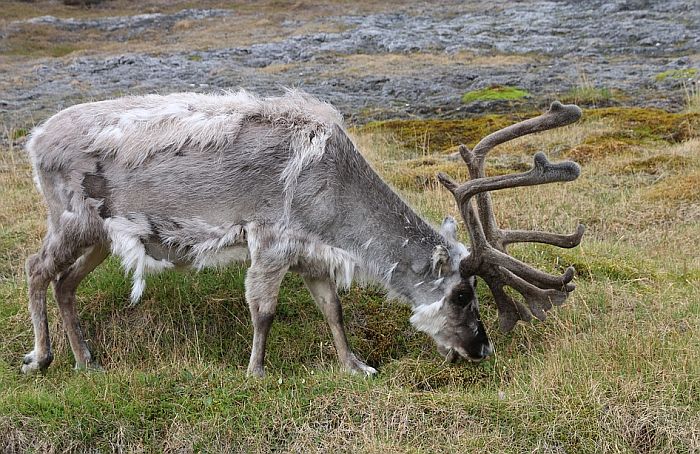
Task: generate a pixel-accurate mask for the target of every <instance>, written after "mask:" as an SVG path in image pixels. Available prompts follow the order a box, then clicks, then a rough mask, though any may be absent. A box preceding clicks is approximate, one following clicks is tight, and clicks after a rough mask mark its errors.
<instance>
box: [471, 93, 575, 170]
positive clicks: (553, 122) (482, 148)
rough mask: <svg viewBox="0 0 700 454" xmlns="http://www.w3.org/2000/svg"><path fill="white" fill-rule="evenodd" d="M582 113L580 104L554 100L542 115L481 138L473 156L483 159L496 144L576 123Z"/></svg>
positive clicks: (473, 151) (479, 159) (478, 159)
mask: <svg viewBox="0 0 700 454" xmlns="http://www.w3.org/2000/svg"><path fill="white" fill-rule="evenodd" d="M581 115H582V111H581V109H580V108H579V107H578V106H576V105H573V104H568V105H563V104H562V103H560V102H559V101H554V102H553V103H552V104H551V105H550V106H549V110H548V111H547V112H545V113H543V114H542V115H540V116H537V117H535V118H530V119H528V120H525V121H521V122H520V123H516V124H514V125H511V126H508V127H506V128H503V129H501V130H499V131H496V132H493V133H491V134H489V135H488V136H486V137H484V138H483V139H481V141H480V142H479V143H478V144H476V146H475V147H474V150H472V154H473V157H474V158H475V159H476V160H477V161H483V160H484V158H485V156H486V154H487V153H488V152H489V151H490V150H491V149H492V148H493V147H495V146H496V145H500V144H502V143H504V142H508V141H509V140H513V139H516V138H518V137H522V136H525V135H528V134H533V133H536V132H542V131H546V130H548V129H554V128H559V127H562V126H566V125H569V124H571V123H575V122H576V121H578V120H579V119H580V118H581ZM467 164H469V163H467ZM482 170H483V168H482ZM472 178H473V177H472Z"/></svg>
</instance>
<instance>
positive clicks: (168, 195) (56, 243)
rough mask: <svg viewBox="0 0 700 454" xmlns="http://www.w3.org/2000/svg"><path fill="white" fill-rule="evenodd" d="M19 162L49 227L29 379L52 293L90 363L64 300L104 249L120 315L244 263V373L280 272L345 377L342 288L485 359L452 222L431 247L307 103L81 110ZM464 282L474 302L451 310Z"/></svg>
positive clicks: (34, 273) (270, 313) (214, 102)
mask: <svg viewBox="0 0 700 454" xmlns="http://www.w3.org/2000/svg"><path fill="white" fill-rule="evenodd" d="M27 148H28V151H29V154H30V157H31V159H32V164H33V167H34V172H35V180H36V183H37V187H38V188H39V189H40V191H41V192H42V193H43V195H44V197H45V199H46V202H47V205H48V212H49V215H48V232H47V235H46V238H45V240H44V244H43V246H42V248H41V250H40V251H39V252H38V253H37V254H35V255H33V256H31V257H30V258H29V259H28V261H27V273H28V280H29V298H30V311H31V314H32V321H33V324H34V332H35V347H34V350H33V351H32V352H31V353H29V354H28V355H27V356H26V358H25V364H24V366H23V370H24V371H25V372H29V371H32V370H35V369H43V368H45V367H47V366H48V365H49V363H50V362H51V347H50V343H49V337H48V333H47V330H48V328H47V323H46V287H47V286H48V284H49V282H51V281H55V282H56V286H57V288H58V290H57V292H56V296H57V300H58V304H59V306H60V307H61V315H62V318H63V320H64V327H65V329H66V331H67V332H68V335H69V339H70V340H71V347H72V349H73V352H74V355H75V359H76V365H77V367H87V366H91V365H93V359H92V358H91V356H90V353H89V350H88V348H87V345H86V343H85V340H84V339H83V336H82V334H81V332H80V326H79V323H78V318H77V315H76V311H75V306H74V300H75V297H74V296H75V288H76V287H77V285H78V283H79V282H80V280H81V279H82V278H84V277H85V276H86V275H87V274H88V273H89V272H90V271H92V270H93V269H94V268H95V267H96V266H97V265H98V264H99V263H100V262H101V261H102V260H104V258H105V257H106V256H107V255H108V251H111V252H112V253H113V254H116V255H117V256H119V257H120V258H121V259H122V262H123V264H124V266H125V268H126V269H128V270H131V271H132V274H133V279H134V286H133V291H132V299H131V304H136V303H137V302H138V299H139V298H140V296H141V294H142V292H143V290H144V286H145V280H144V276H145V274H146V273H148V272H157V271H161V270H163V269H168V268H172V267H174V266H176V265H185V264H189V265H193V266H195V267H197V268H201V267H204V266H212V265H216V266H218V265H225V264H227V263H230V262H241V261H247V262H249V263H250V268H249V270H248V272H247V276H246V282H245V284H246V298H247V301H248V304H249V306H250V311H251V316H252V320H253V327H254V339H253V348H252V352H251V359H250V363H249V366H248V373H249V374H252V375H262V374H263V364H264V352H265V342H266V338H267V334H268V332H269V330H270V327H271V324H272V320H273V317H274V313H275V307H276V304H277V293H278V290H279V285H280V283H281V281H282V278H283V276H284V275H285V273H286V272H287V271H290V270H291V271H294V272H297V273H299V274H301V275H302V276H303V278H304V281H305V283H306V285H307V287H308V288H309V290H310V292H311V294H312V296H313V297H314V300H315V301H316V303H317V304H318V306H319V308H320V310H321V311H322V313H323V314H324V316H325V318H326V320H327V321H328V323H329V325H330V327H331V332H332V334H333V338H334V342H335V345H336V348H337V350H338V354H339V359H340V361H341V365H342V366H343V367H344V368H345V369H347V370H348V371H351V372H357V373H364V374H373V373H375V372H376V371H375V370H374V369H373V368H371V367H369V366H367V365H366V364H364V363H362V362H361V361H360V360H358V359H357V357H356V356H355V355H354V354H353V353H352V352H351V351H350V349H349V347H348V345H347V341H346V338H345V332H344V329H343V324H342V311H341V309H340V303H339V299H338V296H337V293H336V289H337V288H338V287H341V288H342V287H347V286H349V285H350V283H351V282H352V280H353V279H358V280H359V281H360V282H370V281H374V282H378V283H380V284H381V285H383V286H384V287H385V288H386V289H387V290H388V291H389V292H390V293H391V294H392V295H395V296H398V297H400V298H402V299H404V300H406V301H408V302H409V303H410V304H411V305H412V306H413V308H414V315H413V317H412V318H411V321H412V322H413V323H414V325H415V326H416V327H418V328H419V329H422V330H424V331H426V332H428V333H429V334H430V335H431V336H432V337H433V338H434V339H435V340H436V342H438V344H439V346H440V347H441V349H442V350H443V351H452V352H457V353H459V354H460V355H461V356H464V357H467V358H470V359H477V360H478V359H483V358H484V357H486V356H488V355H489V354H490V353H491V345H490V342H489V341H488V338H487V337H486V335H485V333H484V331H483V326H482V325H481V323H480V322H479V320H478V318H479V317H478V308H477V304H476V297H475V293H474V292H473V286H474V283H473V280H470V281H465V280H462V279H461V278H460V276H459V272H458V266H459V262H460V260H461V259H462V258H464V257H465V256H466V255H468V251H467V249H466V248H465V247H464V245H462V244H459V243H458V242H457V241H456V239H455V234H454V233H455V232H454V230H455V229H454V227H455V225H454V221H453V220H447V221H446V222H445V225H444V230H443V232H442V233H440V232H438V231H436V230H435V229H434V228H432V227H431V226H430V225H428V224H427V223H426V222H425V221H424V220H423V219H421V217H420V216H418V215H417V214H416V213H415V212H414V211H412V210H411V209H410V208H409V207H408V206H407V205H406V204H405V203H404V202H403V200H401V198H400V197H399V196H397V195H396V194H395V193H394V192H393V191H392V190H391V189H390V188H389V187H388V186H387V185H386V184H385V183H384V182H383V181H382V180H381V178H380V177H379V176H378V175H377V174H376V173H375V172H374V171H373V170H372V169H371V167H370V166H369V165H368V164H367V162H366V161H365V160H364V159H363V158H362V156H361V155H360V153H359V152H358V151H357V149H356V148H355V146H354V145H353V143H352V142H351V141H350V139H349V138H348V136H347V134H346V133H345V131H344V130H343V128H342V124H341V120H340V115H338V113H337V112H336V111H335V110H334V109H333V108H332V107H331V106H329V105H327V104H324V103H322V102H320V101H318V100H316V99H314V98H311V97H310V96H308V95H306V94H303V93H299V92H289V93H287V94H286V95H285V96H282V97H277V98H258V97H255V96H253V95H250V94H248V93H245V92H239V93H235V94H228V95H223V96H207V95H198V94H191V93H184V94H177V95H169V96H153V95H151V96H147V97H136V98H133V97H132V98H122V99H117V100H112V101H104V102H99V103H89V104H83V105H79V106H74V107H72V108H69V109H66V110H64V111H62V112H60V113H58V114H57V115H55V116H54V117H52V118H51V119H49V120H48V121H47V122H46V123H45V124H44V125H42V126H40V127H38V128H37V129H36V130H35V131H34V132H33V133H32V137H31V139H30V140H29V142H28V146H27ZM465 282H467V284H465ZM460 283H461V285H462V286H464V285H467V286H468V287H469V288H470V289H471V290H470V291H469V292H461V293H460V294H459V295H460V296H459V297H458V296H455V295H456V293H455V291H454V289H455V288H456V287H457V286H458V284H460ZM460 288H461V287H460ZM467 294H468V295H469V296H468V298H467V297H465V296H464V295H467ZM451 295H452V296H451ZM467 307H468V308H469V309H468V310H467V309H464V310H462V308H467ZM427 308H429V310H428V309H427ZM475 343H476V344H478V345H476V346H474V345H473V344H475ZM473 352H476V353H473Z"/></svg>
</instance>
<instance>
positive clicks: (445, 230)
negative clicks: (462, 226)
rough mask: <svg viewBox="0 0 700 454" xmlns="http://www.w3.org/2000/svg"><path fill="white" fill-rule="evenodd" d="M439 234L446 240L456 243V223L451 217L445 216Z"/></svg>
mask: <svg viewBox="0 0 700 454" xmlns="http://www.w3.org/2000/svg"><path fill="white" fill-rule="evenodd" d="M440 234H442V236H443V237H445V238H447V239H448V240H452V241H457V221H455V218H453V217H452V216H446V217H445V219H444V220H443V221H442V225H441V226H440Z"/></svg>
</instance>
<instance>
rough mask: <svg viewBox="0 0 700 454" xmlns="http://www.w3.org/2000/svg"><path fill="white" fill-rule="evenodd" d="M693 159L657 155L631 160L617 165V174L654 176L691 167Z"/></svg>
mask: <svg viewBox="0 0 700 454" xmlns="http://www.w3.org/2000/svg"><path fill="white" fill-rule="evenodd" d="M693 162H694V160H693V159H691V158H688V157H686V156H679V155H667V154H659V155H655V156H651V157H648V158H644V159H633V160H631V161H628V162H624V163H621V164H619V165H617V166H616V167H615V169H614V171H615V173H618V174H631V173H648V174H650V175H656V174H658V173H661V172H663V171H668V170H680V169H683V168H685V167H688V166H690V165H692V164H693Z"/></svg>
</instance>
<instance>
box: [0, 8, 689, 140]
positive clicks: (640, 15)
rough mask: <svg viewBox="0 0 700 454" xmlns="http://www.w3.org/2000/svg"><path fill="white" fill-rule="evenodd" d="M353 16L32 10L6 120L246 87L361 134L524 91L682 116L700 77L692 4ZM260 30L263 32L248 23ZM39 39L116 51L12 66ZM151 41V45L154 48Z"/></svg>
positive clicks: (8, 93) (7, 68) (457, 113)
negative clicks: (576, 94) (38, 33)
mask: <svg viewBox="0 0 700 454" xmlns="http://www.w3.org/2000/svg"><path fill="white" fill-rule="evenodd" d="M345 9H348V8H346V7H343V6H342V5H338V6H337V7H334V8H331V9H330V10H328V9H327V10H324V13H323V14H306V13H307V12H298V11H295V10H294V9H290V11H289V14H285V12H284V11H281V12H280V13H279V14H280V16H277V17H281V18H280V19H279V20H275V21H265V20H264V19H265V17H264V16H265V12H264V11H261V12H256V11H255V10H251V9H248V10H245V11H238V10H237V9H236V8H232V9H183V10H181V11H177V12H173V13H151V14H140V15H126V16H108V17H87V18H82V19H81V18H58V17H54V16H46V15H43V16H42V15H40V14H39V13H40V11H37V16H36V17H33V18H23V19H19V20H12V21H4V23H2V26H3V28H2V31H0V38H1V40H0V119H2V120H4V122H5V123H6V124H8V123H9V124H11V125H12V124H13V125H18V126H23V125H25V124H26V123H27V122H32V121H33V122H35V121H39V120H41V119H43V118H44V117H46V116H47V115H48V114H50V113H51V112H53V111H56V110H58V109H60V108H62V107H66V106H68V105H71V104H73V103H76V102H79V101H83V100H89V99H102V98H105V97H110V96H115V95H120V94H127V93H128V94H131V93H145V92H160V93H166V92H171V91H182V90H197V91H217V90H221V89H235V88H238V87H244V88H247V89H251V90H254V91H257V92H261V93H278V92H280V91H281V90H282V89H283V87H300V88H303V89H304V90H307V91H309V92H311V93H314V94H316V95H317V96H319V97H321V98H323V99H325V100H328V101H330V102H332V103H334V104H335V105H337V106H338V107H339V108H340V109H341V110H342V111H343V112H344V113H345V114H346V115H347V116H349V117H351V118H352V119H353V120H354V121H358V122H363V121H367V120H371V119H381V118H409V117H436V116H437V117H464V116H469V115H470V114H475V113H481V112H484V111H489V112H490V111H504V110H508V109H512V108H513V102H512V101H505V102H504V101H476V102H471V103H463V102H462V101H461V96H462V94H463V93H465V92H468V91H470V90H475V89H480V88H485V87H490V86H494V85H504V86H514V87H519V88H522V89H525V90H527V92H529V95H528V97H526V98H525V99H524V100H522V101H518V104H521V105H520V107H528V106H530V105H531V107H540V106H541V105H542V104H544V103H546V102H548V101H549V100H551V99H553V98H555V97H559V96H561V95H565V94H566V93H570V92H571V90H575V89H576V88H577V87H578V88H581V87H583V88H587V89H592V90H605V93H606V96H604V97H602V98H599V99H596V100H594V102H597V103H598V104H603V105H611V104H612V105H615V104H622V105H642V106H657V107H662V108H665V109H667V110H671V111H676V110H679V109H681V108H682V106H683V94H684V91H683V84H684V83H686V84H687V83H688V82H689V81H688V80H686V79H692V78H693V77H696V75H697V68H698V67H700V53H699V49H700V13H699V11H700V9H699V8H697V5H696V4H695V2H694V1H692V0H677V1H666V2H655V1H641V0H640V1H633V0H615V1H605V2H603V1H587V2H579V1H531V0H528V1H522V2H517V3H516V2H504V1H500V2H477V1H468V2H461V1H460V2H444V3H443V4H442V5H441V7H440V8H436V7H435V6H433V5H432V4H428V3H417V4H413V5H408V6H407V5H403V6H399V7H394V6H390V5H387V6H385V7H384V8H375V10H374V11H372V12H369V13H367V14H356V12H355V11H347V12H348V14H346V11H345ZM325 11H328V12H329V11H334V12H335V14H326V13H325ZM256 15H257V16H256ZM251 18H253V19H255V18H257V20H258V22H252V23H253V24H257V27H259V28H255V27H252V28H251V27H250V26H249V24H251ZM183 24H185V25H186V27H185V26H183ZM309 24H311V26H309ZM240 27H246V28H247V30H246V39H241V40H240V41H239V42H240V43H241V44H240V45H236V43H237V42H236V40H235V39H233V40H232V39H230V38H229V39H226V36H227V34H228V33H231V34H232V36H234V38H235V36H236V34H237V33H241V30H240ZM185 28H186V29H188V30H192V29H195V30H198V31H199V33H200V36H202V35H203V34H206V33H207V30H211V34H210V35H209V38H210V41H209V42H208V43H207V45H206V46H191V45H190V44H189V43H188V42H187V40H186V36H187V35H183V34H182V33H181V31H182V29H185ZM35 30H42V31H43V30H51V31H52V32H53V33H54V34H55V36H61V33H66V34H69V35H70V36H73V37H74V38H73V39H79V38H75V37H76V36H77V37H80V36H81V35H82V36H90V37H91V38H90V39H92V37H97V38H96V39H97V41H96V42H98V43H102V44H104V43H106V42H110V43H112V46H111V47H109V48H105V47H104V46H102V47H100V46H99V45H96V46H95V48H92V46H91V45H90V43H89V42H88V43H81V45H76V49H77V50H76V51H74V52H68V53H67V54H66V55H64V56H61V57H58V58H51V57H43V56H35V55H31V53H30V54H29V55H17V52H14V53H13V48H12V43H13V37H14V38H17V37H21V35H22V33H25V34H26V33H31V32H32V31H35ZM222 30H223V31H222ZM257 30H261V32H260V33H257ZM306 30H310V31H308V32H305V31H306ZM318 30H324V31H318ZM222 33H223V34H222ZM149 40H153V42H154V46H153V47H152V48H147V47H146V48H144V46H143V43H144V42H148V41H149ZM163 42H165V43H167V45H164V46H162V47H161V46H159V45H158V43H163ZM137 44H138V45H137ZM669 70H687V71H685V72H677V71H675V72H673V74H687V75H688V77H686V78H684V77H666V78H664V77H663V76H662V77H659V74H663V73H664V72H666V71H669ZM586 101H587V100H586V99H581V100H579V102H582V103H583V104H585V103H586Z"/></svg>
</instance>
